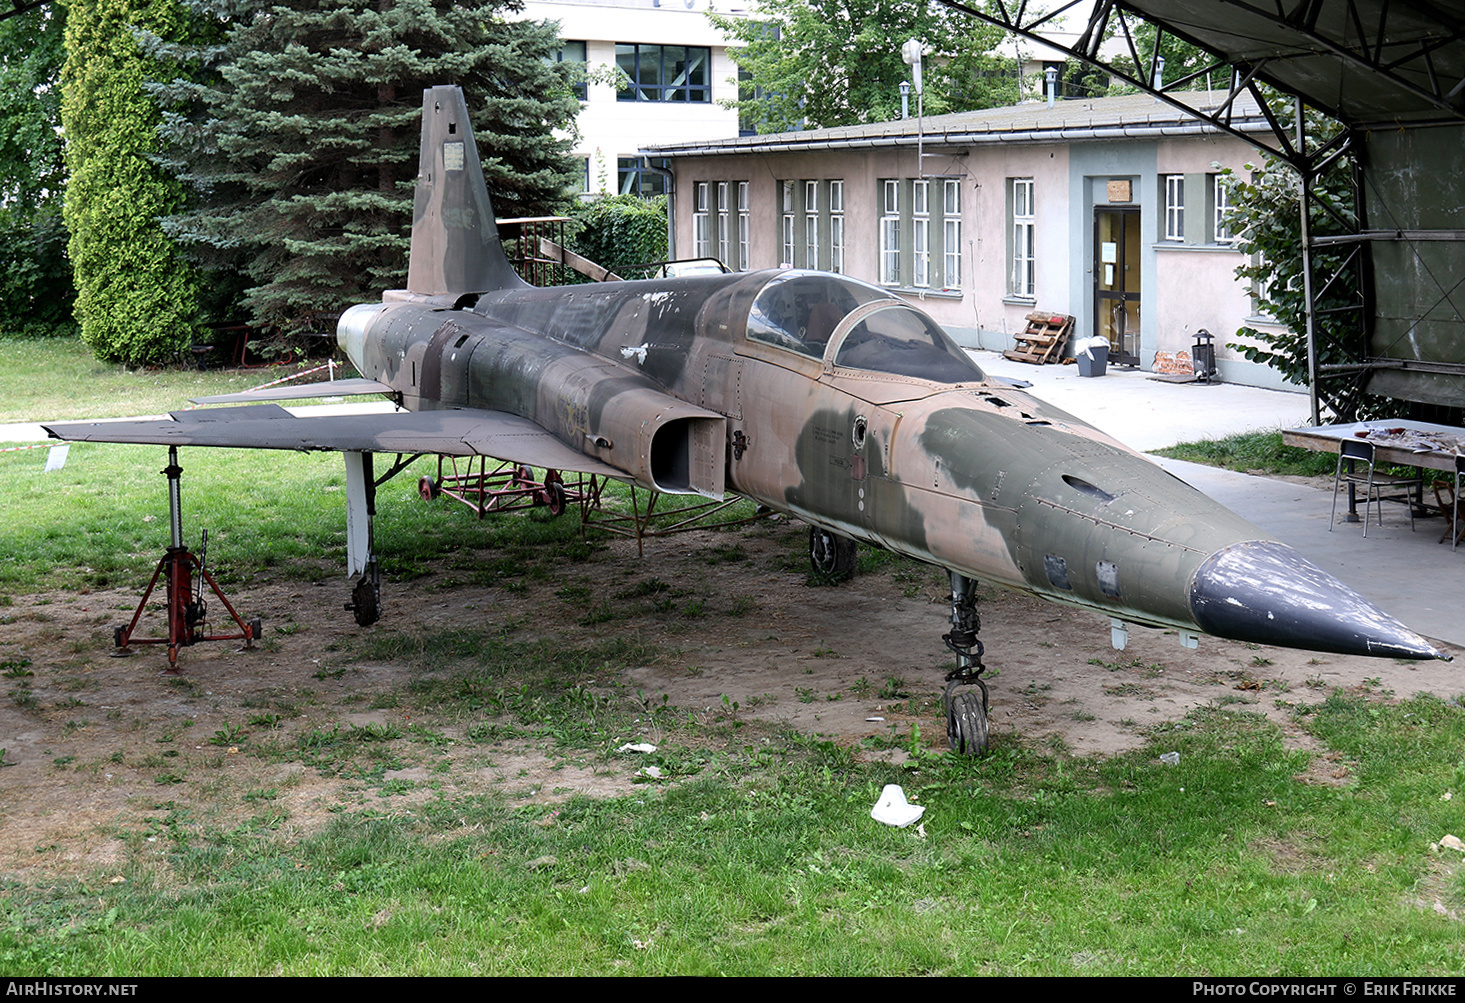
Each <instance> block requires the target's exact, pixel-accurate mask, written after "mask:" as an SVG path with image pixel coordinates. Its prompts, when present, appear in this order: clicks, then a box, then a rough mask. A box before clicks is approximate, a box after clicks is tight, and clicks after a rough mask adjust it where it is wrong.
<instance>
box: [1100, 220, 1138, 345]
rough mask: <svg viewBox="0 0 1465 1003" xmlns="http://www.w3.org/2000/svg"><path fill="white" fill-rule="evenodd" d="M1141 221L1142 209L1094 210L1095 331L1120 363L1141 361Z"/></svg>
mask: <svg viewBox="0 0 1465 1003" xmlns="http://www.w3.org/2000/svg"><path fill="white" fill-rule="evenodd" d="M1139 224H1140V220H1139V210H1138V209H1133V208H1131V209H1107V208H1103V209H1099V208H1096V209H1095V210H1094V334H1095V335H1096V336H1098V337H1100V338H1105V339H1107V340H1108V342H1109V361H1110V362H1112V363H1114V364H1115V365H1120V366H1138V365H1139V363H1140V358H1139V353H1140V344H1139V334H1140V329H1139V308H1140V262H1139V255H1140V248H1141V244H1140V236H1139V234H1140V225H1139Z"/></svg>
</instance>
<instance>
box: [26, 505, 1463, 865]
mask: <svg viewBox="0 0 1465 1003" xmlns="http://www.w3.org/2000/svg"><path fill="white" fill-rule="evenodd" d="M469 532H471V530H467V529H465V535H466V534H467V533H469ZM805 532H806V531H805V529H804V527H802V526H801V525H799V524H796V523H794V524H790V523H787V522H782V521H779V522H765V523H761V524H759V525H757V526H755V527H753V528H750V529H747V530H744V531H741V532H736V533H722V532H707V533H691V534H686V535H683V536H679V537H675V538H670V539H663V540H657V541H653V542H651V543H650V544H649V545H648V550H647V555H646V557H645V558H643V559H638V558H637V557H636V548H635V544H634V543H633V542H631V541H626V540H615V541H612V542H611V543H609V544H607V545H606V546H605V547H603V548H601V549H600V550H598V551H597V552H596V553H595V554H594V555H592V557H591V559H590V560H588V561H584V562H578V563H564V564H562V565H559V564H553V562H550V563H551V566H553V567H555V568H556V570H555V572H554V573H553V574H544V575H540V576H534V575H526V576H524V577H523V578H520V579H516V580H509V581H505V582H503V583H501V584H488V585H473V584H464V583H462V582H460V581H458V580H457V579H455V577H454V575H455V574H456V573H455V572H453V571H452V570H451V569H450V568H449V567H448V566H447V564H446V562H444V563H443V565H442V566H429V568H428V569H427V572H428V573H427V574H425V575H424V576H422V577H419V578H417V579H415V580H414V581H412V582H407V583H392V584H389V585H388V586H387V587H386V596H385V600H386V602H385V619H384V620H383V622H382V623H381V624H378V625H376V626H374V627H372V628H368V629H365V630H363V629H362V628H359V627H357V626H356V625H355V624H354V622H353V621H352V620H351V617H350V614H349V613H347V612H346V611H345V610H344V609H343V601H344V599H345V588H344V584H343V581H342V580H341V579H340V578H339V577H336V576H330V577H325V578H323V579H322V581H321V583H320V584H318V585H313V584H304V583H301V582H297V581H278V580H276V581H264V580H261V581H259V582H255V583H251V584H248V585H245V586H243V587H236V588H233V589H230V590H229V595H230V599H231V601H233V602H234V603H235V604H236V606H237V607H238V608H239V609H240V610H241V612H244V613H245V614H246V615H247V616H253V615H261V616H263V617H264V623H265V627H266V638H265V645H264V647H263V649H262V650H257V651H252V652H242V651H239V650H238V645H237V644H235V643H213V644H201V645H198V646H195V647H193V648H190V649H186V650H185V651H184V652H183V655H182V659H181V662H182V665H183V667H184V669H185V672H184V674H183V675H182V676H181V677H179V678H162V677H160V676H159V675H158V672H159V670H160V669H161V668H163V667H164V665H165V658H164V655H163V652H162V649H161V648H144V649H141V650H140V651H139V653H138V654H136V655H134V656H133V657H130V658H114V657H111V650H112V627H113V626H114V625H116V624H119V623H122V622H124V621H125V620H126V619H127V618H128V616H130V610H131V609H132V607H133V605H134V604H135V603H136V601H137V596H138V593H137V592H136V591H134V590H131V589H128V590H121V589H118V590H106V591H96V592H92V593H89V594H71V593H54V594H39V595H29V596H21V597H17V598H16V599H14V605H12V606H9V607H6V608H0V663H3V666H4V669H3V671H4V677H3V678H0V693H3V694H4V698H3V699H0V747H3V748H4V749H5V750H6V752H5V759H4V762H5V763H6V764H7V765H6V766H5V767H3V768H0V871H6V872H10V873H18V872H24V871H28V870H33V869H40V870H43V871H46V872H52V873H61V872H80V871H83V870H85V871H95V870H97V869H106V868H108V867H112V866H118V867H120V866H121V865H122V863H123V861H124V859H125V858H126V851H127V849H128V847H141V848H143V849H146V847H147V846H148V845H149V843H150V841H156V842H158V843H159V844H160V846H161V845H162V844H165V843H166V841H167V837H168V833H169V827H170V826H176V825H178V824H182V823H183V822H184V821H187V822H189V823H190V824H191V823H202V824H207V825H212V826H217V827H219V828H221V829H228V828H230V827H232V826H237V825H252V826H261V825H262V826H268V827H269V828H272V829H275V830H276V831H279V832H282V833H285V834H287V835H288V834H291V833H302V834H303V833H308V832H311V831H315V830H316V829H318V828H319V827H321V826H322V825H324V824H325V823H326V821H328V820H329V819H330V818H331V817H332V814H333V812H336V811H339V810H340V809H341V807H342V806H343V805H344V806H348V807H352V806H361V807H365V808H367V809H370V810H373V811H380V812H387V813H389V812H392V811H396V810H399V809H402V808H407V807H410V806H412V805H415V804H420V803H421V802H422V801H423V800H425V799H427V798H429V797H433V796H436V795H437V793H438V792H441V791H443V790H445V789H446V790H456V791H502V792H506V793H507V794H509V795H510V796H512V797H515V798H519V799H522V800H524V801H537V802H553V801H556V800H559V799H562V798H564V797H567V796H569V795H570V794H572V793H575V792H583V793H587V794H591V795H611V794H618V793H624V792H627V791H631V790H634V789H635V784H636V783H637V782H638V781H640V780H642V779H644V778H643V777H642V776H641V773H640V771H641V769H642V766H643V760H640V759H638V757H637V755H636V754H634V753H626V754H623V755H608V756H601V757H591V756H582V757H581V758H576V755H577V754H573V753H572V754H568V755H567V754H565V753H563V752H560V751H556V749H555V748H554V747H553V743H552V742H549V741H546V740H544V739H543V738H535V739H526V738H524V737H523V736H522V734H520V735H515V734H512V733H511V731H509V732H505V734H504V735H503V736H502V737H496V736H495V734H494V733H493V731H492V729H491V728H488V726H487V725H486V724H485V723H484V722H486V721H489V720H490V719H491V718H492V717H493V714H492V712H491V711H490V710H485V711H484V713H483V714H482V715H481V716H479V717H477V718H475V719H472V720H465V719H463V717H462V716H461V715H456V716H451V717H442V718H439V717H437V716H434V714H433V713H432V712H430V711H423V710H421V709H418V710H415V711H414V710H411V709H408V708H409V707H411V706H418V707H419V708H420V704H414V702H413V701H411V700H407V699H402V700H398V699H397V698H396V695H400V694H401V693H403V691H404V690H405V688H406V687H408V686H409V685H411V684H413V683H414V681H415V680H418V679H419V678H421V677H422V676H423V675H424V674H427V675H431V674H432V673H433V672H434V671H435V668H436V667H435V666H434V665H432V664H430V662H429V663H428V664H426V665H424V664H423V662H422V658H423V657H427V656H418V657H414V658H411V659H405V658H404V659H402V660H394V659H380V658H378V659H376V660H371V659H369V658H365V657H363V656H362V654H361V652H362V651H363V647H362V646H363V645H364V644H365V643H366V642H367V640H368V639H371V638H376V639H380V638H393V637H402V638H413V637H421V636H447V635H452V634H453V633H454V632H464V633H467V634H474V633H476V634H482V633H484V632H485V631H490V632H491V631H503V632H512V633H513V635H514V636H516V637H526V636H527V637H534V638H540V639H546V640H554V641H556V642H558V643H563V644H565V645H570V646H575V645H588V644H591V643H594V642H596V641H603V640H605V639H608V638H633V639H635V640H636V641H637V642H638V643H639V644H640V645H642V648H641V649H638V650H644V651H647V652H649V654H647V655H646V657H644V658H641V659H638V660H637V662H636V664H634V665H632V667H630V668H629V669H624V670H619V669H617V670H611V669H607V670H606V672H605V673H604V674H595V673H592V674H593V675H595V676H596V677H595V678H593V679H592V680H590V681H588V682H587V683H586V686H587V690H589V691H591V692H593V693H595V694H599V695H600V696H599V697H598V698H601V699H608V700H621V701H627V702H628V703H629V704H631V705H635V704H637V703H640V704H642V705H644V706H648V707H649V706H654V705H660V704H662V703H663V702H664V703H665V704H666V705H668V706H671V707H675V708H679V709H680V711H681V712H684V713H689V714H692V715H695V716H698V717H699V718H701V719H703V720H708V721H711V720H714V719H718V718H721V719H723V720H727V719H729V718H734V717H735V718H737V719H739V720H745V721H760V722H767V723H770V724H773V725H777V726H781V727H782V726H787V727H792V728H796V729H799V730H801V731H803V732H806V733H812V734H815V735H820V736H824V737H827V738H829V739H831V740H834V741H838V742H841V743H846V744H850V745H852V746H855V747H858V748H860V749H861V751H860V754H861V755H867V756H872V757H873V756H877V755H878V756H884V757H890V756H895V757H896V758H898V757H899V756H900V752H899V746H900V745H901V744H904V743H908V742H909V741H910V740H911V736H912V734H913V733H914V730H915V729H919V735H920V740H921V741H922V742H924V743H925V744H928V745H934V744H938V743H942V744H944V731H945V722H944V715H943V712H942V709H941V703H940V692H941V685H942V684H941V677H942V674H943V673H944V672H945V671H946V670H947V669H948V667H949V666H950V664H951V658H950V655H949V654H948V653H947V652H946V651H945V650H944V648H943V646H942V644H941V641H940V635H941V634H942V633H944V632H945V631H946V629H947V613H948V607H947V596H946V582H945V579H944V576H942V575H941V574H940V573H938V572H936V571H934V570H933V569H926V568H922V567H920V566H917V565H912V564H909V563H906V562H900V561H885V562H882V563H878V565H877V566H876V567H874V568H873V569H869V570H866V571H865V572H863V573H862V574H860V575H858V576H857V577H856V578H855V579H854V580H853V581H851V582H848V583H846V584H844V585H841V586H837V587H827V586H826V587H820V586H816V585H811V584H810V582H809V579H808V575H807V572H806V563H805V561H804V559H803V558H802V556H801V553H802V546H803V544H802V541H803V540H804V534H805ZM458 566H459V567H461V559H460V561H459V565H458ZM459 577H461V575H459ZM982 600H983V601H982V604H981V612H982V618H983V630H982V636H983V638H984V640H985V642H986V646H987V654H986V662H987V664H988V666H989V673H988V678H989V679H990V681H991V687H992V701H993V703H992V715H991V730H992V735H993V738H994V741H996V742H999V743H1000V742H1003V741H1012V740H1013V737H1014V736H1020V737H1022V738H1023V739H1024V740H1028V741H1037V742H1046V743H1050V744H1052V745H1054V746H1055V747H1058V748H1062V749H1065V750H1071V751H1072V752H1074V753H1077V754H1081V755H1086V754H1106V753H1113V752H1117V751H1122V750H1126V749H1131V748H1135V747H1137V746H1139V745H1141V744H1142V743H1143V742H1144V741H1145V740H1146V736H1148V735H1149V734H1152V733H1153V729H1154V728H1155V726H1157V725H1161V724H1164V723H1166V722H1172V721H1175V720H1178V719H1179V718H1181V717H1183V716H1184V715H1185V714H1186V713H1187V712H1189V711H1190V710H1191V709H1193V708H1195V707H1197V706H1201V705H1205V704H1222V705H1227V704H1229V705H1236V706H1238V707H1242V708H1244V709H1247V710H1252V711H1256V712H1259V713H1263V714H1266V715H1267V716H1268V717H1269V718H1270V719H1272V720H1274V721H1276V722H1277V723H1278V724H1279V725H1280V726H1282V727H1283V729H1284V731H1285V732H1286V734H1287V735H1288V736H1289V740H1290V741H1293V742H1294V743H1297V744H1302V743H1305V741H1306V736H1305V735H1304V734H1303V733H1301V732H1300V731H1299V730H1298V729H1296V727H1295V726H1294V725H1293V724H1292V722H1291V712H1292V708H1293V706H1294V705H1297V704H1302V703H1312V702H1317V701H1320V700H1322V699H1323V698H1324V697H1325V696H1326V694H1327V693H1328V692H1330V691H1331V690H1333V689H1335V688H1340V687H1341V688H1351V687H1359V686H1363V687H1366V688H1368V689H1370V690H1371V691H1373V692H1378V693H1382V694H1388V693H1390V692H1391V691H1392V692H1395V693H1398V694H1399V695H1400V696H1408V695H1412V694H1414V693H1416V692H1420V691H1428V692H1432V693H1436V694H1439V695H1441V696H1452V695H1454V694H1455V693H1456V692H1457V690H1458V688H1459V687H1458V683H1456V682H1455V681H1454V680H1453V678H1452V676H1451V675H1450V673H1449V670H1448V669H1447V668H1446V667H1445V666H1443V665H1442V664H1441V663H1403V662H1395V661H1389V660H1376V659H1362V658H1350V657H1343V656H1334V655H1318V656H1315V655H1312V654H1310V653H1306V652H1294V651H1288V650H1283V649H1270V648H1259V647H1256V646H1252V645H1245V644H1239V643H1233V642H1226V641H1217V640H1214V639H1211V638H1204V639H1202V642H1201V647H1200V648H1199V649H1198V650H1187V649H1185V648H1182V647H1181V645H1180V644H1179V641H1178V639H1177V638H1176V637H1175V636H1174V635H1173V634H1167V633H1165V632H1161V631H1150V630H1143V629H1137V630H1133V631H1131V633H1130V640H1129V646H1128V648H1127V649H1126V650H1124V651H1115V650H1113V649H1112V648H1111V647H1110V644H1109V629H1108V625H1107V623H1106V621H1105V620H1104V619H1103V618H1102V617H1099V616H1097V615H1094V614H1090V613H1084V612H1079V611H1076V610H1070V609H1066V608H1063V607H1058V606H1054V605H1051V604H1048V603H1043V602H1039V601H1036V600H1032V599H1028V598H1025V597H1022V596H1017V595H1013V594H1011V593H1007V592H1003V591H1000V590H990V589H984V590H983V592H982ZM145 623H146V624H149V625H151V628H150V629H151V631H152V632H153V633H161V626H160V625H161V623H162V616H161V612H160V611H154V612H150V613H149V614H148V617H147V619H146V621H145ZM147 632H148V631H147V630H146V629H145V631H144V633H147ZM444 657H447V656H444ZM532 670H533V666H525V667H524V671H526V672H529V671H532ZM653 721H654V719H653V717H652V716H650V715H648V716H647V717H646V718H645V719H644V720H643V721H642V722H641V723H640V724H638V725H637V726H636V727H635V728H633V729H631V730H629V731H628V733H627V735H626V736H625V740H626V741H628V742H636V741H652V742H656V741H659V740H660V739H661V737H662V736H661V735H660V734H659V733H658V732H657V731H656V727H655V725H654V723H653ZM475 728H477V729H478V730H475ZM414 729H416V730H415V731H414ZM484 729H487V730H484ZM245 733H247V735H248V737H247V741H246V740H245ZM389 734H411V735H413V737H414V738H415V739H416V740H417V741H416V745H417V746H418V747H420V748H421V749H422V750H424V751H423V754H422V755H420V756H418V757H417V760H416V761H414V762H409V763H390V764H389V768H388V769H386V770H385V772H382V771H380V770H378V771H377V773H376V774H375V778H376V779H374V780H373V782H371V783H365V782H362V781H361V779H360V778H359V777H358V778H356V779H353V778H352V777H351V776H350V775H343V774H337V775H329V774H331V772H332V771H330V770H322V769H321V768H319V765H320V761H318V760H315V759H312V758H311V756H312V755H313V754H312V753H309V751H308V750H309V748H310V743H311V742H313V741H315V740H316V739H319V743H320V744H321V745H323V746H326V745H329V744H330V743H331V742H332V741H337V742H339V741H343V740H344V739H345V738H346V737H349V738H350V739H351V740H352V741H354V742H358V743H360V744H361V746H360V747H361V748H362V749H367V751H368V752H370V751H371V748H374V747H372V746H371V743H372V742H373V741H374V738H376V737H381V736H383V735H389ZM880 739H885V740H886V741H879V740H880ZM866 740H871V741H866ZM380 744H381V745H383V746H384V745H386V744H387V743H380ZM262 745H269V746H272V747H274V748H276V749H280V750H285V749H288V750H291V752H290V754H288V755H286V754H280V755H273V756H272V755H265V754H260V749H261V747H262ZM302 749H306V750H307V752H306V753H302V752H301V750H302ZM322 755H326V753H322ZM385 761H386V760H382V762H385ZM1317 774H1318V776H1317V777H1316V778H1315V779H1316V781H1317V782H1322V783H1346V782H1347V779H1346V774H1347V771H1346V764H1341V763H1333V762H1320V763H1319V764H1318V766H1317Z"/></svg>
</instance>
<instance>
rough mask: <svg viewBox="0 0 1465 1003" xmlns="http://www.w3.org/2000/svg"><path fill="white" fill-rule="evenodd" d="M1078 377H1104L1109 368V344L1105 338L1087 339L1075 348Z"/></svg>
mask: <svg viewBox="0 0 1465 1003" xmlns="http://www.w3.org/2000/svg"><path fill="white" fill-rule="evenodd" d="M1073 358H1074V361H1075V362H1077V363H1078V375H1080V376H1103V375H1104V373H1105V371H1106V370H1107V369H1108V368H1109V342H1108V341H1107V340H1106V339H1104V338H1085V339H1083V340H1082V341H1080V342H1079V343H1078V344H1077V345H1075V346H1074V356H1073Z"/></svg>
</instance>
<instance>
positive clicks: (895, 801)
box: [870, 784, 926, 829]
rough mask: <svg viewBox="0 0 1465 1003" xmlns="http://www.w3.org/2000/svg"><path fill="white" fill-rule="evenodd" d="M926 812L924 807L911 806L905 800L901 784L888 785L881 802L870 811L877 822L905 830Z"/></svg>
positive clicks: (881, 796)
mask: <svg viewBox="0 0 1465 1003" xmlns="http://www.w3.org/2000/svg"><path fill="white" fill-rule="evenodd" d="M925 812H926V808H925V806H924V805H918V804H911V803H910V802H909V801H907V800H906V799H905V791H904V790H903V789H902V788H901V786H900V784H886V785H885V789H884V790H883V791H881V792H880V800H879V801H876V802H875V807H874V808H871V809H870V817H871V818H873V819H874V820H875V821H877V822H884V823H885V824H886V825H893V826H895V827H896V828H897V829H904V828H905V827H906V826H908V825H910V824H911V823H912V822H915V821H916V820H917V819H919V818H920V817H921V816H922V815H924V814H925Z"/></svg>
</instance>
